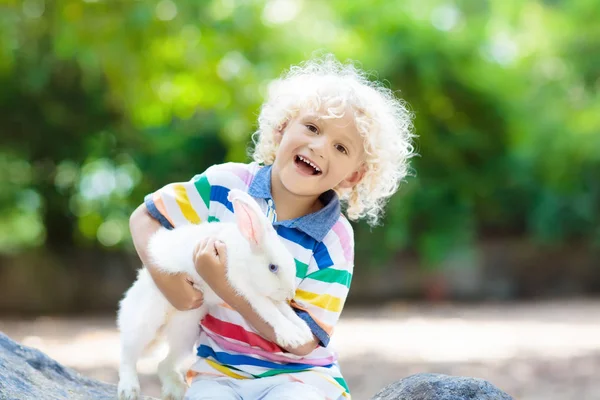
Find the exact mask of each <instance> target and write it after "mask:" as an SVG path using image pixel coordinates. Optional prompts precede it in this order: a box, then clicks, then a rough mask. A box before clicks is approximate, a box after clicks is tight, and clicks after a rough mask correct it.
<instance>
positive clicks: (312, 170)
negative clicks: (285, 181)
mask: <svg viewBox="0 0 600 400" xmlns="http://www.w3.org/2000/svg"><path fill="white" fill-rule="evenodd" d="M294 163H295V164H296V165H297V166H298V168H300V170H301V171H302V172H304V173H306V174H309V175H321V174H322V173H323V171H321V168H319V167H318V166H317V165H316V164H315V163H313V162H312V161H310V160H309V159H308V158H305V157H302V156H299V155H297V156H296V157H294Z"/></svg>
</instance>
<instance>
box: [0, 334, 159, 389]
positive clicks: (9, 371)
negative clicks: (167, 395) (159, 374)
mask: <svg viewBox="0 0 600 400" xmlns="http://www.w3.org/2000/svg"><path fill="white" fill-rule="evenodd" d="M116 398H117V387H116V386H115V385H111V384H108V383H103V382H99V381H96V380H93V379H90V378H86V377H84V376H82V375H80V374H79V373H77V372H75V371H73V370H72V369H70V368H66V367H63V366H62V365H60V364H59V363H57V362H56V361H54V360H53V359H51V358H50V357H48V356H47V355H45V354H44V353H42V352H41V351H39V350H36V349H32V348H30V347H27V346H23V345H21V344H19V343H16V342H14V341H13V340H11V339H10V338H9V337H8V336H6V335H5V334H3V333H2V332H0V399H2V400H29V399H35V400H65V399H69V400H71V399H73V400H96V399H98V400H114V399H116ZM146 399H150V398H149V397H146Z"/></svg>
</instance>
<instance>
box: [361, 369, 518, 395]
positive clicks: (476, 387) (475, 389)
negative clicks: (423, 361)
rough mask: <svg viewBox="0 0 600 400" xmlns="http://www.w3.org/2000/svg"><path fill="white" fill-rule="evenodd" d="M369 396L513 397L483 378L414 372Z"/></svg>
mask: <svg viewBox="0 0 600 400" xmlns="http://www.w3.org/2000/svg"><path fill="white" fill-rule="evenodd" d="M371 400H513V398H512V397H511V396H509V395H508V394H506V393H504V392H503V391H501V390H500V389H498V388H497V387H495V386H494V385H492V384H491V383H489V382H488V381H485V380H483V379H477V378H469V377H463V376H449V375H442V374H416V375H411V376H409V377H406V378H404V379H401V380H399V381H397V382H394V383H392V384H390V385H388V386H386V387H385V388H383V389H382V390H381V391H380V392H379V393H377V394H376V395H375V397H373V398H371Z"/></svg>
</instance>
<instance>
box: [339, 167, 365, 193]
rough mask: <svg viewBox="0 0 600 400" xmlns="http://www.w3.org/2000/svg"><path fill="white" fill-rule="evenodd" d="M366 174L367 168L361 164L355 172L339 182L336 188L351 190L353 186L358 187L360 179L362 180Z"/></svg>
mask: <svg viewBox="0 0 600 400" xmlns="http://www.w3.org/2000/svg"><path fill="white" fill-rule="evenodd" d="M366 172H367V167H366V166H365V164H361V165H360V167H359V168H358V169H357V170H356V171H354V172H352V173H351V174H350V175H348V176H347V177H346V178H345V179H344V180H343V181H341V182H340V184H339V185H338V187H340V188H342V189H350V188H353V187H354V186H356V185H358V183H359V182H360V181H361V180H362V178H364V176H365V173H366Z"/></svg>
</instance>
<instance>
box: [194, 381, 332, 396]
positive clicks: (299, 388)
mask: <svg viewBox="0 0 600 400" xmlns="http://www.w3.org/2000/svg"><path fill="white" fill-rule="evenodd" d="M184 400H326V398H325V395H323V393H322V392H321V391H320V390H319V389H317V388H315V387H313V386H310V385H307V384H304V383H300V382H292V381H290V380H289V378H287V377H285V376H270V377H266V378H259V379H235V378H224V377H220V378H211V379H207V378H201V377H196V378H195V379H194V380H193V381H192V384H191V386H190V388H189V389H188V391H187V393H186V394H185V399H184Z"/></svg>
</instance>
